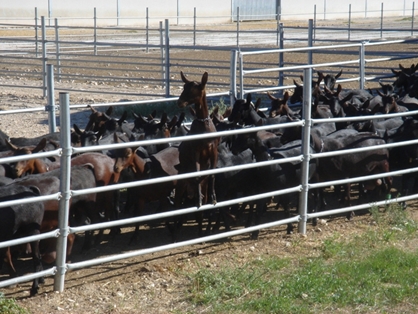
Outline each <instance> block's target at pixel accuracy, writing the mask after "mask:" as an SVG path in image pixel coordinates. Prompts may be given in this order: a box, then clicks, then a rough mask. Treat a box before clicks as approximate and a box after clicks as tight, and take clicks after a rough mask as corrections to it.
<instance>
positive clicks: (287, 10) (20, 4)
mask: <svg viewBox="0 0 418 314" xmlns="http://www.w3.org/2000/svg"><path fill="white" fill-rule="evenodd" d="M272 1H275V0H272ZM0 2H1V6H0V23H5V22H6V23H21V24H33V21H34V17H35V7H36V8H37V11H38V17H41V16H45V17H46V18H47V17H48V15H49V13H50V14H51V19H52V23H53V19H55V18H57V19H58V20H59V24H60V25H89V26H92V25H93V16H94V8H96V14H97V18H98V25H99V26H104V25H117V24H119V25H139V26H144V25H145V17H146V9H147V8H148V14H149V23H150V25H151V26H155V25H158V24H159V22H160V21H164V20H165V19H169V20H170V24H192V23H193V14H194V8H196V15H197V23H198V24H217V23H225V22H229V21H230V20H231V18H230V16H231V13H232V11H231V9H232V5H233V0H211V1H208V0H193V1H192V0H154V1H143V0H70V1H64V0H14V1H7V0H0ZM350 2H351V11H352V17H353V18H355V17H380V9H381V4H382V3H383V8H384V10H385V14H384V16H403V14H404V13H405V16H407V17H408V16H411V14H412V3H413V2H414V1H413V0H404V1H393V0H384V1H382V0H351V1H348V2H347V3H343V2H342V1H335V0H314V1H312V0H298V1H294V0H281V9H282V10H281V13H282V20H283V21H286V20H308V19H312V18H314V15H313V14H314V6H315V5H316V14H317V16H316V18H317V19H323V18H326V19H341V18H348V11H349V3H350ZM366 4H367V6H366ZM366 7H367V12H366ZM118 14H119V17H120V18H119V19H117V17H118Z"/></svg>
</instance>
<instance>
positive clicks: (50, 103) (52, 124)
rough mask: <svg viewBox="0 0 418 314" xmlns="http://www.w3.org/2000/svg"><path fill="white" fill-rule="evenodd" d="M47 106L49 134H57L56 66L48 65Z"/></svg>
mask: <svg viewBox="0 0 418 314" xmlns="http://www.w3.org/2000/svg"><path fill="white" fill-rule="evenodd" d="M47 82H48V84H47V95H48V96H47V106H46V108H45V109H46V111H48V125H49V133H55V132H56V131H57V126H56V107H55V98H54V65H53V64H48V65H47Z"/></svg>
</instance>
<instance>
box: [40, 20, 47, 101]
mask: <svg viewBox="0 0 418 314" xmlns="http://www.w3.org/2000/svg"><path fill="white" fill-rule="evenodd" d="M41 25H42V90H43V92H42V96H43V97H46V38H45V37H46V26H45V16H41Z"/></svg>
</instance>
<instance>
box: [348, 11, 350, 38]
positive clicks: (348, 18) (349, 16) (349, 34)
mask: <svg viewBox="0 0 418 314" xmlns="http://www.w3.org/2000/svg"><path fill="white" fill-rule="evenodd" d="M350 37H351V4H349V5H348V40H350Z"/></svg>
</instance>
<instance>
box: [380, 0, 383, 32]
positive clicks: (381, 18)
mask: <svg viewBox="0 0 418 314" xmlns="http://www.w3.org/2000/svg"><path fill="white" fill-rule="evenodd" d="M382 37H383V2H382V3H381V5H380V38H382Z"/></svg>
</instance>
